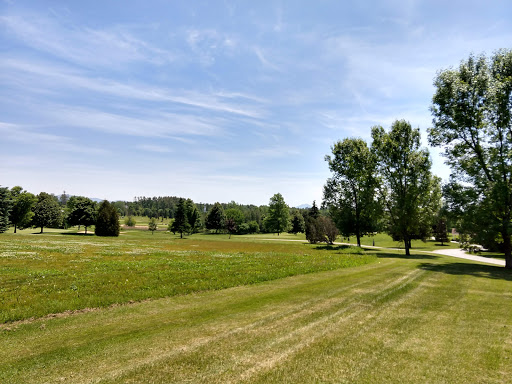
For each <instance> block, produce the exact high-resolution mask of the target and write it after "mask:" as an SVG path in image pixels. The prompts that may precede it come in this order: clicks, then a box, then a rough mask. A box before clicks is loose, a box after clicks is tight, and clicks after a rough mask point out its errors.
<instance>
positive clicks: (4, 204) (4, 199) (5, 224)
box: [0, 187, 12, 233]
mask: <svg viewBox="0 0 512 384" xmlns="http://www.w3.org/2000/svg"><path fill="white" fill-rule="evenodd" d="M11 207H12V200H11V194H10V193H9V188H6V187H3V188H0V233H4V232H5V231H7V229H8V228H9V213H10V212H11Z"/></svg>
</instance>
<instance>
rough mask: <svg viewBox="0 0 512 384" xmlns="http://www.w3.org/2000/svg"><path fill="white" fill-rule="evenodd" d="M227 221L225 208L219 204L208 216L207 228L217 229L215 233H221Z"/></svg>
mask: <svg viewBox="0 0 512 384" xmlns="http://www.w3.org/2000/svg"><path fill="white" fill-rule="evenodd" d="M225 220H226V215H225V214H224V208H222V205H221V204H220V203H218V202H217V203H215V204H214V205H213V207H212V208H211V209H210V211H209V212H208V214H207V215H206V220H205V226H206V228H207V229H215V232H219V230H222V229H223V228H224V221H225Z"/></svg>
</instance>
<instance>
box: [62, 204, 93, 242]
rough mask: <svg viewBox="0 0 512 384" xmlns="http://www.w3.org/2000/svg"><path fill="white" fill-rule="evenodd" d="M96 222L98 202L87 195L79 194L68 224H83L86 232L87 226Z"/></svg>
mask: <svg viewBox="0 0 512 384" xmlns="http://www.w3.org/2000/svg"><path fill="white" fill-rule="evenodd" d="M95 223H96V203H95V202H94V201H92V200H91V199H89V198H87V197H82V196H77V197H76V199H74V202H73V209H72V210H71V211H70V212H69V215H68V224H69V225H71V226H75V225H78V226H80V225H83V226H84V227H85V234H87V227H89V226H91V225H94V224H95Z"/></svg>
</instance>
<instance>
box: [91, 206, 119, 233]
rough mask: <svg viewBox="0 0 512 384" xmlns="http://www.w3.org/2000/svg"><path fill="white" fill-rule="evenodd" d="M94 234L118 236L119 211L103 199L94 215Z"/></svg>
mask: <svg viewBox="0 0 512 384" xmlns="http://www.w3.org/2000/svg"><path fill="white" fill-rule="evenodd" d="M94 233H95V234H96V236H119V213H118V212H117V209H116V207H115V206H114V205H113V204H111V203H110V202H109V201H108V200H103V201H102V202H101V204H100V206H99V208H98V213H97V215H96V226H95V228H94Z"/></svg>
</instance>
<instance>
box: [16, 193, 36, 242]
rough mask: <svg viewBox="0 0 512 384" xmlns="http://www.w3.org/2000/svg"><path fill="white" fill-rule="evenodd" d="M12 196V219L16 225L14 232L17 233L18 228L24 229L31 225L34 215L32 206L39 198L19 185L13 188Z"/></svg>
mask: <svg viewBox="0 0 512 384" xmlns="http://www.w3.org/2000/svg"><path fill="white" fill-rule="evenodd" d="M11 197H12V200H13V206H12V211H11V214H10V221H11V223H12V224H13V225H14V233H16V230H17V229H18V228H19V229H23V228H27V227H28V226H29V225H30V223H31V221H32V217H33V216H34V212H32V208H33V207H34V205H35V204H36V202H37V198H36V197H35V196H34V195H33V194H32V193H30V192H27V191H24V190H23V188H21V187H19V186H16V187H13V188H11Z"/></svg>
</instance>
